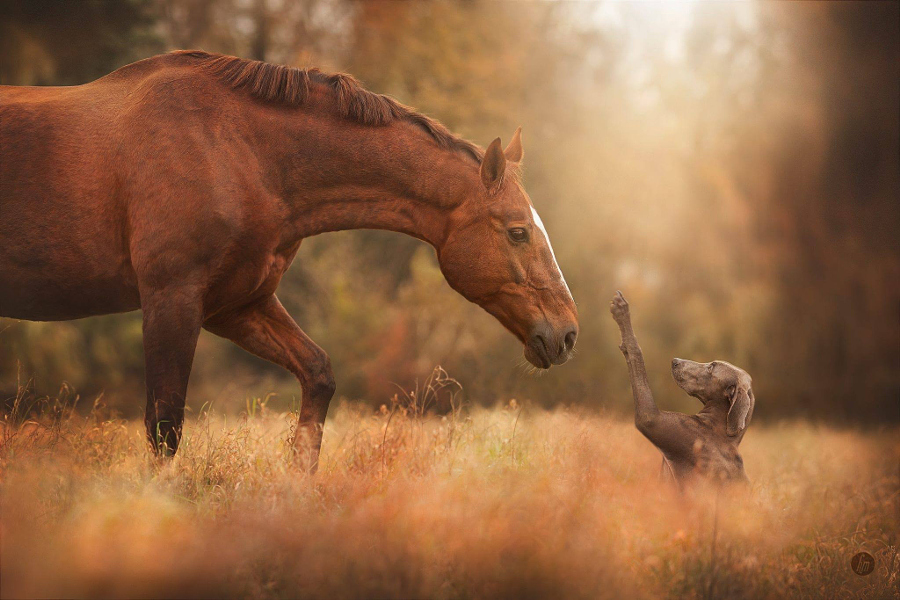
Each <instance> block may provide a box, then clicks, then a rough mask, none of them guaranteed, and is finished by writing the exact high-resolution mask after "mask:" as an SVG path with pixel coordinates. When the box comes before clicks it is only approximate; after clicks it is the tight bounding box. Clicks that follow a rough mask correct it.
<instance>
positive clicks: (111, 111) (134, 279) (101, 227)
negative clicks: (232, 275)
mask: <svg viewBox="0 0 900 600" xmlns="http://www.w3.org/2000/svg"><path fill="white" fill-rule="evenodd" d="M192 65H193V62H192V60H191V59H190V57H189V56H184V55H181V56H179V55H164V56H159V57H154V58H151V59H147V60H145V61H140V62H138V63H134V64H132V65H129V66H127V67H124V68H122V69H119V70H118V71H115V72H113V73H111V74H110V75H107V76H106V77H103V78H101V79H98V80H97V81H94V82H91V83H89V84H85V85H82V86H74V87H68V88H64V87H59V88H18V87H0V316H11V317H17V318H24V319H34V320H60V319H72V318H78V317H83V316H89V315H94V314H105V313H110V312H122V311H127V310H134V309H136V308H139V307H140V296H139V293H138V281H139V280H140V281H143V282H144V283H149V284H152V285H157V284H159V282H162V281H173V280H182V279H185V278H190V277H193V275H192V274H190V273H188V271H191V270H193V271H197V270H198V269H199V270H205V271H209V272H215V271H217V270H218V271H221V270H222V269H220V268H219V267H221V265H218V264H217V262H216V261H220V260H221V256H222V255H226V254H227V248H225V246H226V245H227V243H228V241H229V240H233V239H234V238H236V237H237V236H239V235H240V231H239V230H240V228H241V227H245V226H246V224H245V223H244V215H245V213H246V212H247V209H246V207H244V206H243V204H242V203H243V202H245V201H246V198H247V197H253V196H259V195H260V192H261V191H262V192H264V191H265V190H261V189H260V188H259V182H258V181H257V179H258V173H256V171H254V170H253V169H252V168H251V167H250V165H253V164H254V161H253V157H251V156H248V155H247V152H248V150H247V148H246V145H245V144H243V143H241V144H234V143H232V140H233V139H235V138H240V139H246V137H247V136H243V135H242V132H238V131H236V130H235V128H238V127H247V125H246V123H247V122H249V121H250V114H249V113H250V112H251V111H252V105H238V104H237V102H238V100H237V99H236V98H237V96H236V95H235V94H228V93H223V91H224V88H223V86H222V84H221V83H220V82H218V81H216V80H214V79H212V78H210V77H209V76H207V75H205V74H203V73H202V72H199V71H198V70H196V69H194V68H192ZM229 114H230V115H232V116H228V117H223V115H229ZM235 115H240V116H241V118H236V117H235ZM226 129H227V130H226ZM223 190H227V191H228V193H227V194H226V193H224V192H223ZM241 190H244V191H245V194H244V197H242V196H241ZM257 212H259V211H257ZM260 218H261V216H257V219H260ZM245 233H246V232H245ZM162 254H164V255H165V257H166V259H165V260H162V261H161V260H159V256H160V255H162ZM260 260H262V259H260ZM189 275H190V277H189ZM142 287H144V286H143V284H142Z"/></svg>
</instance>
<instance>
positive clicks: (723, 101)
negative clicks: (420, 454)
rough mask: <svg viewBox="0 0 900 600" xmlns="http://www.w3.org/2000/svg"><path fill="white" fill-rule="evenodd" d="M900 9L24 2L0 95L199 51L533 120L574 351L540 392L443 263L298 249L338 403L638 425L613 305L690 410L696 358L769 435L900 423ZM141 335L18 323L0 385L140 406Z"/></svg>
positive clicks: (195, 398) (411, 255)
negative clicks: (150, 57) (24, 380)
mask: <svg viewBox="0 0 900 600" xmlns="http://www.w3.org/2000/svg"><path fill="white" fill-rule="evenodd" d="M898 10H900V5H898V4H896V3H878V4H836V3H835V4H750V3H736V4H714V3H713V4H710V3H691V2H681V3H612V2H604V3H546V4H545V3H537V2H525V3H495V2H450V1H436V2H428V3H419V2H391V1H384V2H381V1H371V2H354V1H350V0H303V1H292V0H216V1H212V0H188V1H182V0H143V1H139V0H128V1H123V2H93V1H85V2H50V1H35V2H28V3H25V2H22V3H18V4H15V3H7V4H3V5H0V17H2V19H0V28H2V29H0V44H3V52H2V60H3V62H2V66H0V77H2V80H3V82H4V83H40V84H46V83H62V84H68V83H80V82H83V81H87V80H89V79H91V78H93V77H96V76H99V75H102V74H105V73H106V72H108V71H110V70H112V69H113V68H114V67H116V66H119V65H121V64H124V63H126V62H129V61H131V60H133V59H136V58H140V57H143V56H145V55H147V54H152V53H153V52H155V51H157V50H161V49H172V48H183V47H201V48H204V49H206V50H210V51H217V52H225V53H231V54H238V55H242V56H248V57H254V58H260V59H265V60H269V61H272V62H281V63H285V64H291V65H296V66H318V67H321V68H323V69H326V70H346V71H349V72H351V73H353V74H354V75H355V76H357V77H358V78H359V79H361V80H362V81H363V83H364V84H365V85H367V87H369V88H370V89H372V90H374V91H377V92H381V93H387V94H391V95H393V96H395V97H397V98H398V99H400V100H401V101H403V102H405V103H407V104H410V105H412V106H415V107H417V108H418V109H420V110H422V111H423V112H425V113H428V114H430V115H432V116H434V117H436V118H438V119H440V120H441V121H443V122H444V123H445V124H447V125H448V126H449V127H450V128H451V129H453V130H456V131H458V132H459V133H461V134H462V135H464V136H465V137H468V138H470V139H473V140H475V141H477V142H479V143H482V144H487V143H488V142H489V141H490V140H491V139H493V138H494V137H496V136H498V135H499V136H501V137H502V138H503V139H504V140H506V139H507V138H508V137H509V135H510V134H511V133H512V131H513V130H514V129H515V127H516V126H518V125H523V126H524V132H525V154H526V157H525V167H526V186H527V189H528V191H529V193H530V194H531V197H532V199H533V201H534V204H535V206H536V207H537V209H538V210H539V211H540V212H541V214H542V217H543V220H544V222H545V223H546V224H547V228H548V230H549V232H550V234H551V237H552V238H553V241H554V248H555V250H556V255H557V257H558V259H559V262H560V264H561V265H562V267H563V270H564V271H565V274H566V277H567V280H568V281H569V284H570V286H571V288H572V291H573V294H574V296H575V298H576V300H577V301H578V302H579V310H580V313H581V314H580V320H581V333H580V336H579V343H578V356H577V358H576V359H575V360H574V361H572V362H571V363H570V364H568V365H566V366H565V367H564V368H562V369H557V370H554V371H552V372H551V374H548V375H547V376H544V377H539V378H536V377H524V376H523V371H522V369H519V368H517V367H516V365H517V363H518V362H520V361H521V349H520V347H519V346H518V344H517V343H516V342H515V341H514V340H513V339H512V338H511V337H510V336H509V335H508V334H507V333H506V332H505V331H504V330H503V329H502V328H501V327H500V326H499V325H497V324H496V322H494V321H493V320H492V319H491V318H490V317H488V316H487V315H486V314H484V313H483V312H482V311H481V310H480V309H478V308H477V307H475V306H474V305H471V304H468V303H466V302H465V301H464V300H463V299H461V298H460V297H458V296H457V295H456V294H455V293H453V292H452V291H451V290H450V289H449V287H448V286H447V285H446V283H445V282H444V281H443V279H442V277H441V276H440V273H439V270H438V268H437V264H436V261H435V259H434V254H433V252H432V251H431V250H430V249H429V248H427V247H426V246H424V245H423V244H421V243H420V242H417V241H415V240H412V239H409V238H406V237H404V236H400V235H396V234H390V233H386V232H374V231H363V232H342V233H338V234H332V235H328V236H322V237H319V238H314V239H311V240H308V241H306V242H304V245H303V247H302V248H301V251H300V253H299V255H298V257H297V260H296V262H295V265H294V266H293V267H292V269H291V270H290V271H289V273H288V275H287V277H286V278H285V280H284V282H283V283H282V287H281V290H280V292H279V295H280V297H281V298H282V300H283V302H284V303H285V305H286V306H287V307H288V309H289V310H290V311H291V312H292V314H294V315H295V316H296V317H297V319H298V321H299V322H300V324H301V325H302V326H303V327H304V328H305V329H306V330H307V331H308V332H309V334H310V335H311V336H312V337H313V338H314V339H316V340H317V341H318V342H319V343H320V344H321V345H322V346H323V347H324V348H325V349H326V350H327V351H328V352H329V353H330V354H331V357H332V362H333V364H334V368H335V372H336V373H337V377H338V384H339V388H338V393H339V394H343V395H346V396H349V397H352V398H363V399H366V400H368V401H370V402H371V403H373V404H376V405H377V404H380V403H382V402H384V401H385V399H386V397H387V396H389V395H390V394H391V393H392V389H393V388H392V382H396V383H398V384H400V385H403V386H409V385H410V384H411V383H412V380H413V379H415V377H416V376H419V377H424V376H425V375H427V373H428V372H430V371H431V367H432V366H433V365H434V364H437V363H440V364H443V365H444V366H445V367H447V369H448V370H449V372H450V373H451V374H452V375H453V376H455V377H457V378H458V379H459V380H460V381H462V382H463V384H464V386H465V387H466V390H467V392H468V394H469V397H470V399H473V400H475V401H480V402H493V401H495V400H497V399H501V398H504V399H505V398H507V397H509V396H510V395H512V396H515V397H517V398H519V399H520V400H521V399H532V400H534V401H536V402H539V403H542V404H546V405H554V404H567V403H571V404H591V405H604V406H617V407H620V408H622V409H624V410H626V411H627V410H628V409H629V406H630V392H629V390H628V380H627V374H626V371H625V369H624V366H623V365H622V361H621V356H620V355H619V352H618V349H617V344H618V340H617V337H616V336H617V332H616V329H615V326H614V324H613V323H612V321H611V319H610V318H609V315H608V312H607V308H606V302H607V298H609V297H611V295H612V293H613V292H614V290H615V289H617V288H621V289H622V290H623V291H624V292H625V293H626V295H627V296H628V297H629V299H630V300H631V301H632V305H633V306H634V312H635V324H636V327H637V328H638V330H639V335H640V339H641V343H642V346H643V347H644V352H645V355H646V356H647V358H648V365H649V366H650V371H651V378H652V379H653V381H652V384H653V385H654V387H655V389H656V392H657V396H658V397H659V399H660V400H661V402H662V403H664V404H666V405H667V406H669V407H674V408H680V409H690V408H692V403H693V400H691V399H689V398H686V397H685V396H684V395H683V394H682V393H681V392H680V391H679V390H677V389H676V388H675V386H674V384H673V383H672V381H671V377H670V375H669V373H668V370H667V368H666V366H667V365H668V362H669V359H670V358H671V357H672V356H676V355H680V356H685V357H691V358H697V359H702V360H710V359H712V358H722V359H726V360H731V361H733V362H735V363H737V364H739V365H741V366H743V367H745V368H747V370H748V371H749V372H750V373H751V374H752V375H753V376H754V385H755V388H756V393H757V396H758V397H759V398H760V403H759V404H758V414H759V415H760V416H762V417H765V416H767V415H770V416H771V415H787V414H804V415H806V416H813V417H817V418H823V419H825V418H833V419H843V418H848V417H849V418H858V419H865V420H894V421H896V420H897V419H898V417H900V415H898V414H897V404H896V399H897V397H898V395H900V368H898V366H900V343H898V340H900V313H898V311H897V307H898V306H900V256H898V253H897V239H898V233H900V232H898V227H900V218H898V217H900V205H898V203H897V201H896V199H897V195H898V190H900V181H898V177H900V175H898V171H900V165H898V160H897V158H898V157H897V143H898V139H900V133H898V116H897V110H896V109H897V106H898V105H900V91H898V88H900V78H898V67H900V32H898V31H897V28H896V23H897V22H898V16H900V15H898ZM139 331H140V318H139V316H138V315H128V316H118V317H116V316H113V317H104V318H100V319H89V320H85V321H81V322H73V323H64V324H25V323H12V322H9V321H4V322H3V323H2V324H0V392H2V393H7V392H8V391H10V392H11V391H12V390H14V389H15V381H16V376H17V366H16V361H17V359H18V360H19V361H21V363H22V372H23V373H24V374H25V375H26V377H27V376H31V374H38V375H39V382H43V384H44V390H43V391H45V392H52V391H54V390H55V387H56V386H57V384H58V383H59V382H60V381H61V380H63V379H66V380H68V381H70V382H72V383H73V384H75V386H76V388H78V389H79V390H81V391H83V392H84V393H86V394H91V393H96V392H98V391H100V390H103V389H106V390H107V392H108V395H109V392H110V390H111V389H112V388H117V387H122V388H127V387H128V386H129V385H131V386H133V388H134V389H138V388H139V385H140V382H141V377H140V375H139V374H140V372H141V368H142V367H141V364H140V363H141V357H140V335H139ZM195 364H196V376H195V377H194V378H193V380H192V391H191V398H192V402H194V403H195V405H197V406H199V405H200V404H202V403H203V402H204V401H206V400H211V399H214V398H217V397H219V396H222V395H224V396H226V397H228V396H229V395H231V394H238V397H237V398H236V399H237V400H238V401H242V400H243V396H241V395H240V394H245V393H247V392H246V390H254V391H253V392H250V393H255V394H257V395H259V394H263V393H265V392H266V391H268V390H269V389H276V390H278V391H279V392H281V394H282V397H283V398H284V399H285V401H286V402H287V401H289V400H290V399H291V396H292V395H296V393H297V388H296V385H295V384H294V383H293V381H292V380H291V378H290V376H288V375H287V374H286V373H283V372H282V371H281V370H279V369H278V368H276V367H272V366H271V365H268V364H267V363H263V362H261V361H258V360H256V359H254V358H252V357H250V356H248V355H247V354H246V353H244V352H243V351H241V350H239V349H237V348H235V347H234V346H232V345H230V344H228V343H226V342H222V341H220V340H217V339H215V338H213V337H212V336H208V335H204V336H202V337H201V347H200V349H199V350H198V353H197V360H196V363H195ZM223 381H227V382H230V383H228V385H233V387H228V388H227V390H228V391H227V392H223V389H222V388H223V386H224V385H226V383H223ZM198 386H199V388H200V389H198ZM204 386H205V387H204ZM135 393H138V392H135ZM232 400H234V398H232ZM111 401H112V400H111ZM127 403H130V404H127ZM126 404H127V405H128V406H130V407H131V408H133V409H135V411H137V410H139V409H140V405H141V403H140V402H135V401H133V400H130V401H124V400H123V406H124V405H126Z"/></svg>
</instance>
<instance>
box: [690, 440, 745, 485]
mask: <svg viewBox="0 0 900 600" xmlns="http://www.w3.org/2000/svg"><path fill="white" fill-rule="evenodd" d="M694 471H695V472H696V473H697V474H702V475H704V476H706V477H710V478H713V479H722V480H742V479H746V475H745V474H744V460H743V459H742V458H741V455H740V454H738V452H737V450H736V449H735V448H733V447H731V446H725V447H722V446H721V445H719V444H715V443H713V442H711V441H709V440H702V439H698V440H697V441H696V442H694Z"/></svg>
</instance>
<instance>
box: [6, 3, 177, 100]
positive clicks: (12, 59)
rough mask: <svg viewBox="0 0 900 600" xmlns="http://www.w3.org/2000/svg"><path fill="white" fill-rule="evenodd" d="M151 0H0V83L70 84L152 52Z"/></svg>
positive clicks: (157, 43)
mask: <svg viewBox="0 0 900 600" xmlns="http://www.w3.org/2000/svg"><path fill="white" fill-rule="evenodd" d="M153 8H154V2H153V0H120V1H116V2H110V1H107V0H81V1H79V2H60V1H58V0H23V1H20V2H15V1H10V0H6V1H4V2H2V3H0V84H7V85H48V84H55V85H69V84H75V83H84V82H86V81H90V80H92V79H96V78H97V77H101V76H103V75H105V74H107V73H109V72H110V71H112V70H114V69H117V68H118V67H120V66H122V65H123V64H126V63H128V62H132V61H134V60H138V59H140V58H144V57H146V56H147V55H150V54H155V53H156V52H159V51H160V49H161V48H162V43H161V42H162V40H161V39H160V38H159V36H158V35H157V34H156V32H155V28H154V26H155V24H156V21H155V19H154V15H153Z"/></svg>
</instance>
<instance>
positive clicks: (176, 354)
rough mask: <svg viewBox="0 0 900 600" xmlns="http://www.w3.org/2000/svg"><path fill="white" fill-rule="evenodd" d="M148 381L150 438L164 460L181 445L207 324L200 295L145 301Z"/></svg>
mask: <svg viewBox="0 0 900 600" xmlns="http://www.w3.org/2000/svg"><path fill="white" fill-rule="evenodd" d="M141 309H142V310H143V313H144V314H143V317H144V363H145V367H146V379H147V412H146V416H145V419H144V422H145V424H146V426H147V438H148V440H149V441H150V445H151V446H152V447H153V450H154V451H155V452H156V453H157V454H160V455H163V456H170V455H172V454H175V451H176V450H177V449H178V443H179V442H180V441H181V426H182V423H183V422H184V402H185V394H186V393H187V385H188V377H189V376H190V374H191V364H192V363H193V360H194V350H195V349H196V347H197V337H198V336H199V334H200V325H201V323H202V321H203V308H202V303H201V301H200V297H199V294H195V293H192V292H191V291H190V290H181V289H162V290H158V291H147V292H144V293H142V296H141Z"/></svg>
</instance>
